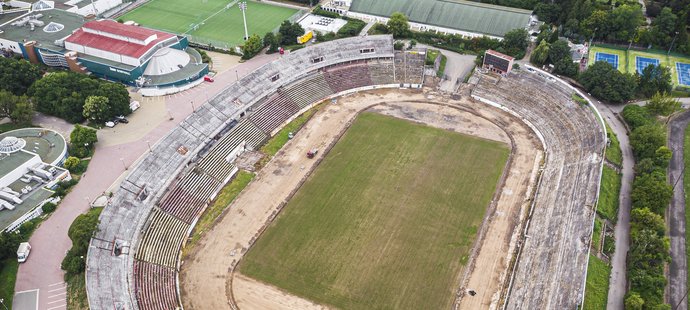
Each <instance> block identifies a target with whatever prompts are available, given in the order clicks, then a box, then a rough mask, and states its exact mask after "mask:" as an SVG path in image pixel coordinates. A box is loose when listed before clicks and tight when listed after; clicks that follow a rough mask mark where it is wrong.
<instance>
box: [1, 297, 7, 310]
mask: <svg viewBox="0 0 690 310" xmlns="http://www.w3.org/2000/svg"><path fill="white" fill-rule="evenodd" d="M0 304H2V306H3V307H5V310H9V309H7V306H6V305H5V299H3V298H0Z"/></svg>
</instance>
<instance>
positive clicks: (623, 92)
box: [579, 61, 637, 103]
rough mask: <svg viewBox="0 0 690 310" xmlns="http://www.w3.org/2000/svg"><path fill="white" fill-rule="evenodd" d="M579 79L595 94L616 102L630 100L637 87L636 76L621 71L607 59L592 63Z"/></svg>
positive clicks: (600, 97) (588, 90)
mask: <svg viewBox="0 0 690 310" xmlns="http://www.w3.org/2000/svg"><path fill="white" fill-rule="evenodd" d="M579 81H580V83H581V84H582V85H583V86H584V87H585V89H586V90H587V92H589V93H591V94H592V95H593V96H595V97H597V98H599V99H602V100H607V101H611V102H616V103H620V102H625V101H628V100H630V99H631V98H633V96H634V95H635V90H636V89H637V80H636V79H635V76H633V75H631V74H627V73H621V72H620V71H618V70H616V69H614V68H613V66H611V64H609V63H607V62H605V61H598V62H596V63H594V64H593V65H591V66H590V67H589V68H588V69H587V71H585V72H583V73H582V74H580V78H579Z"/></svg>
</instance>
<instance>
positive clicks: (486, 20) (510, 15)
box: [350, 0, 532, 37]
mask: <svg viewBox="0 0 690 310" xmlns="http://www.w3.org/2000/svg"><path fill="white" fill-rule="evenodd" d="M350 11H352V12H358V13H364V14H370V15H377V16H382V17H389V16H391V15H392V14H393V13H395V12H402V13H404V14H405V15H407V16H408V18H409V20H410V21H412V22H416V23H421V24H428V25H434V26H439V27H445V28H450V29H456V30H462V31H467V32H472V33H480V34H486V35H491V36H497V37H503V35H505V33H506V32H508V31H511V30H513V29H516V28H525V27H527V25H528V23H529V20H530V15H532V11H528V10H522V9H516V8H509V7H503V6H498V5H491V4H485V3H478V2H470V1H463V0H386V1H380V0H352V5H351V6H350Z"/></svg>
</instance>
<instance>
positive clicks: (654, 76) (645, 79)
mask: <svg viewBox="0 0 690 310" xmlns="http://www.w3.org/2000/svg"><path fill="white" fill-rule="evenodd" d="M672 86H673V85H672V84H671V70H670V69H669V68H668V67H666V66H655V65H649V66H647V67H646V68H644V69H643V70H642V74H641V75H640V84H639V86H638V91H639V93H640V94H642V95H643V96H645V97H647V98H649V97H651V96H652V95H654V94H656V93H659V92H661V93H666V92H670V91H671V88H672Z"/></svg>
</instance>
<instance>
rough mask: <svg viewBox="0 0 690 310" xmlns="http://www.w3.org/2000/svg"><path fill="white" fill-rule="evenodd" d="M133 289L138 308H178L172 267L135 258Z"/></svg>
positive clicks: (142, 309) (156, 309) (150, 309)
mask: <svg viewBox="0 0 690 310" xmlns="http://www.w3.org/2000/svg"><path fill="white" fill-rule="evenodd" d="M134 289H135V291H134V293H135V296H136V299H137V303H138V304H139V309H140V310H170V309H177V308H178V304H177V290H176V286H175V269H173V268H168V267H164V266H160V265H156V264H151V263H148V262H144V261H139V260H135V261H134Z"/></svg>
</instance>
